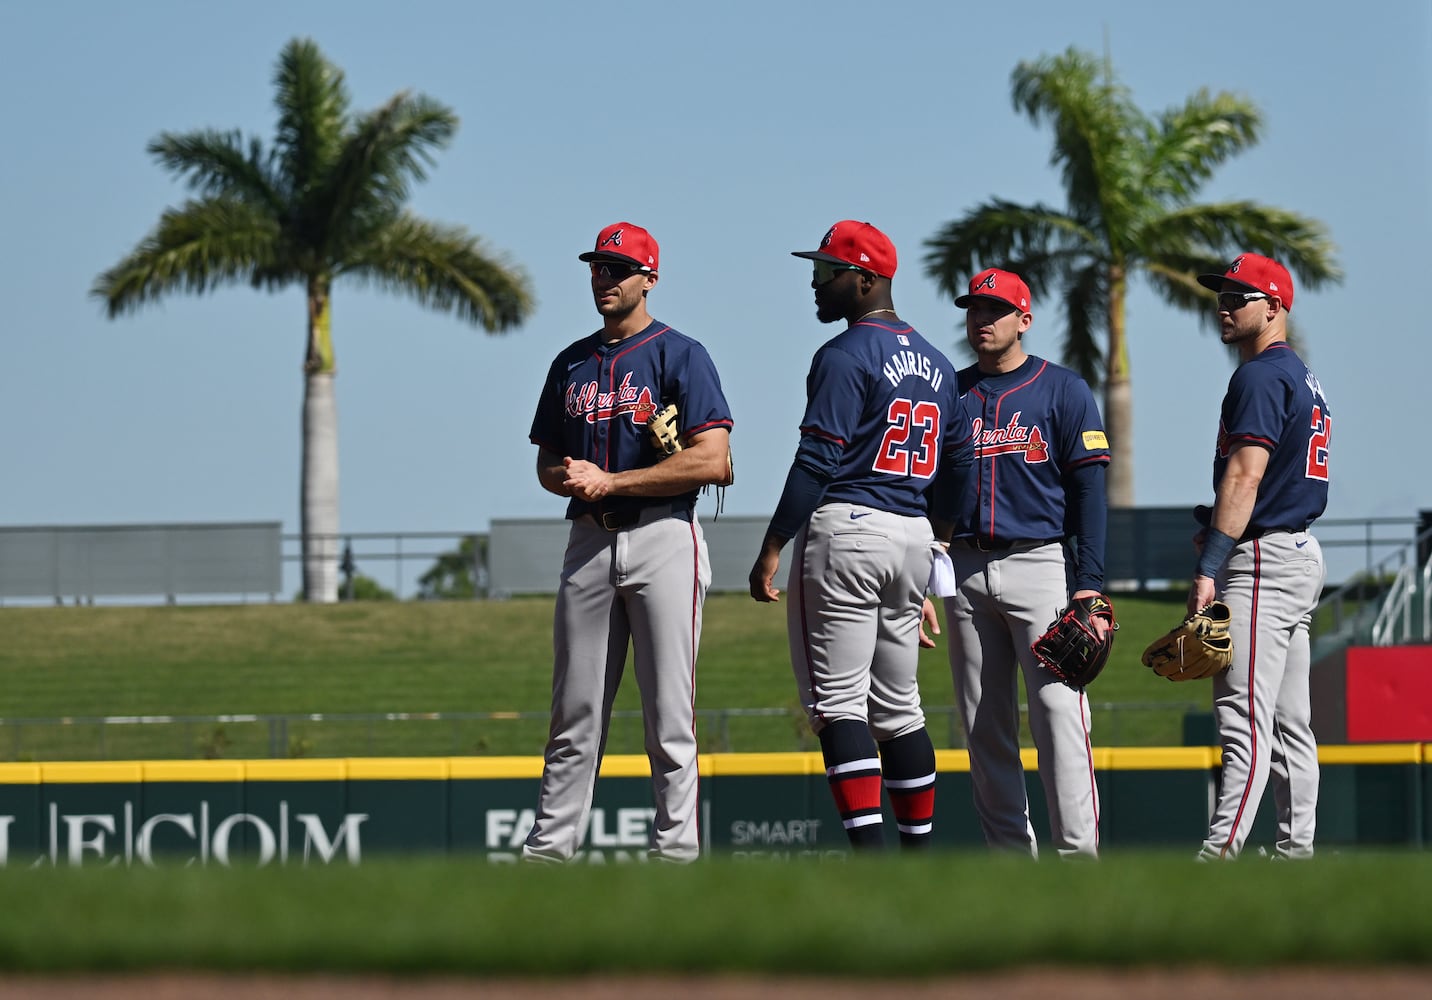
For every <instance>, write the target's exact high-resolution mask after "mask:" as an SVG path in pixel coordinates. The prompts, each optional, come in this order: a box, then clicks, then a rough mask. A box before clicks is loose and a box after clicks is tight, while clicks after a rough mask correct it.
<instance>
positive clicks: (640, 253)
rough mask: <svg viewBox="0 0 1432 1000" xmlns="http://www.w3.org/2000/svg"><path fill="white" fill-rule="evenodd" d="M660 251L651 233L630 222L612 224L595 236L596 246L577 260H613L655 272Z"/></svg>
mask: <svg viewBox="0 0 1432 1000" xmlns="http://www.w3.org/2000/svg"><path fill="white" fill-rule="evenodd" d="M660 257H661V251H660V250H659V249H658V248H657V245H656V240H655V239H653V238H652V235H651V233H649V232H647V231H646V230H645V229H643V228H641V226H634V225H632V224H631V223H630V222H613V223H612V224H611V225H610V226H608V227H607V228H605V229H603V230H602V231H601V232H600V233H598V234H597V245H596V247H595V248H594V249H592V250H588V251H587V252H586V253H584V254H582V255H580V256H579V257H578V258H577V259H578V260H583V261H588V262H591V261H594V260H615V261H620V262H622V263H623V264H630V265H632V266H633V267H635V268H638V269H639V270H642V271H655V270H658V268H657V261H658V260H659V259H660Z"/></svg>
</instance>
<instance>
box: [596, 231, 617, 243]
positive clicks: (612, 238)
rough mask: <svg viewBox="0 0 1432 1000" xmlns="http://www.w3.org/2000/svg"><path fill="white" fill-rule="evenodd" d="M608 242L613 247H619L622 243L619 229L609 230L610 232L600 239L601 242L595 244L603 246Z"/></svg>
mask: <svg viewBox="0 0 1432 1000" xmlns="http://www.w3.org/2000/svg"><path fill="white" fill-rule="evenodd" d="M608 244H611V245H612V246H614V247H619V246H621V245H622V231H621V230H620V229H613V230H612V231H611V234H610V235H609V236H608V237H607V238H606V239H604V240H602V242H600V243H598V244H597V246H598V247H604V246H606V245H608Z"/></svg>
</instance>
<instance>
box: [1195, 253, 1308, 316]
mask: <svg viewBox="0 0 1432 1000" xmlns="http://www.w3.org/2000/svg"><path fill="white" fill-rule="evenodd" d="M1225 281H1231V282H1233V283H1234V284H1238V285H1243V286H1244V287H1245V288H1247V289H1248V290H1249V291H1253V292H1263V293H1264V294H1266V295H1269V296H1277V298H1278V300H1279V301H1280V302H1282V303H1283V308H1284V309H1287V310H1289V311H1291V310H1292V308H1293V276H1292V275H1290V274H1289V273H1288V269H1287V268H1286V267H1284V266H1283V265H1282V264H1279V263H1278V262H1277V261H1276V260H1273V259H1271V258H1269V257H1261V256H1259V255H1258V254H1256V253H1242V254H1239V255H1238V256H1237V257H1234V258H1233V263H1232V264H1229V265H1228V270H1226V271H1224V272H1223V273H1222V274H1200V275H1199V276H1198V283H1199V284H1200V285H1202V286H1203V287H1204V288H1211V289H1213V290H1214V291H1215V292H1221V291H1223V283H1224V282H1225Z"/></svg>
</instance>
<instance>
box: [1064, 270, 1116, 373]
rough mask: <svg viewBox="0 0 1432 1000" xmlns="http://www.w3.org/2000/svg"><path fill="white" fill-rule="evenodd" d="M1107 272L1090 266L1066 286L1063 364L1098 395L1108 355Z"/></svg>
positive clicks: (1073, 277)
mask: <svg viewBox="0 0 1432 1000" xmlns="http://www.w3.org/2000/svg"><path fill="white" fill-rule="evenodd" d="M1105 273H1106V271H1105V269H1104V267H1103V265H1102V263H1100V264H1095V265H1092V266H1086V267H1084V268H1083V269H1082V270H1079V271H1077V272H1074V273H1072V274H1070V276H1069V281H1068V283H1067V284H1065V286H1064V322H1065V327H1064V350H1063V355H1062V358H1063V363H1064V364H1065V365H1066V366H1068V367H1069V368H1072V369H1073V370H1074V371H1076V372H1078V373H1079V374H1080V375H1082V376H1083V378H1084V381H1086V382H1088V383H1089V387H1090V388H1091V389H1093V390H1094V391H1095V392H1097V391H1098V390H1099V387H1100V386H1101V385H1103V382H1104V351H1103V349H1102V348H1101V347H1100V346H1099V339H1100V331H1101V330H1102V329H1104V328H1106V327H1107V324H1108V310H1107V309H1106V308H1105V303H1106V297H1107V289H1106V283H1105Z"/></svg>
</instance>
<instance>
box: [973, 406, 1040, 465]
mask: <svg viewBox="0 0 1432 1000" xmlns="http://www.w3.org/2000/svg"><path fill="white" fill-rule="evenodd" d="M1022 412H1023V411H1019V410H1016V411H1015V414H1014V416H1012V417H1010V418H1009V423H1007V424H1005V425H1004V426H1003V427H990V428H986V427H985V425H984V418H982V417H975V418H974V421H973V422H972V423H971V425H970V431H971V434H972V436H973V437H974V439H975V455H976V456H977V457H979V458H994V457H995V456H997V455H1019V454H1023V455H1024V461H1025V462H1026V463H1027V464H1030V465H1033V464H1037V463H1039V462H1047V461H1049V446H1048V445H1047V444H1045V442H1044V435H1043V434H1041V433H1040V432H1039V428H1038V427H1025V426H1024V425H1022V424H1021V423H1020V422H1019V418H1020V415H1021V413H1022Z"/></svg>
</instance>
